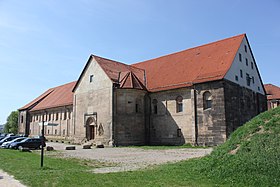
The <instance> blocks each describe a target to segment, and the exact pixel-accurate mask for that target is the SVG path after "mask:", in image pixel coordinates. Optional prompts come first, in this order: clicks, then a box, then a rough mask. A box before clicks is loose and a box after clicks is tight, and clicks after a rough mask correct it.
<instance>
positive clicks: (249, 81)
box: [246, 73, 251, 86]
mask: <svg viewBox="0 0 280 187" xmlns="http://www.w3.org/2000/svg"><path fill="white" fill-rule="evenodd" d="M246 81H247V86H250V83H251V78H250V75H249V74H248V73H246Z"/></svg>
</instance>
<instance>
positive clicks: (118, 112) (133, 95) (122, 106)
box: [114, 89, 146, 146]
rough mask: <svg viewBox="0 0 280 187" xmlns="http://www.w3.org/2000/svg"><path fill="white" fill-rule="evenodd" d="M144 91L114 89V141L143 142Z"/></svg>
mask: <svg viewBox="0 0 280 187" xmlns="http://www.w3.org/2000/svg"><path fill="white" fill-rule="evenodd" d="M145 94H146V91H144V90H137V89H115V102H114V108H115V111H114V114H115V115H114V116H115V117H114V141H115V142H114V143H115V145H116V146H119V145H144V144H145V110H144V109H145V106H144V104H145V103H144V96H145Z"/></svg>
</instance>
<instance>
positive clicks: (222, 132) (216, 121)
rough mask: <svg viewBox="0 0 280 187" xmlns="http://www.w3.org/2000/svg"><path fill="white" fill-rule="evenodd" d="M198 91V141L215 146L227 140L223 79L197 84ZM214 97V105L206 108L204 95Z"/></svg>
mask: <svg viewBox="0 0 280 187" xmlns="http://www.w3.org/2000/svg"><path fill="white" fill-rule="evenodd" d="M194 88H195V90H196V93H197V134H198V137H197V143H198V145H206V146H214V145H218V144H221V143H223V142H225V140H226V116H225V107H224V106H225V100H224V88H223V81H215V82H208V83H204V84H197V85H195V87H194ZM206 92H208V93H210V94H211V97H212V107H211V108H207V109H205V108H204V105H205V103H204V102H205V101H204V98H203V95H204V94H205V93H206Z"/></svg>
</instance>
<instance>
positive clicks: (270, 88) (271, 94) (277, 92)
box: [264, 84, 280, 100]
mask: <svg viewBox="0 0 280 187" xmlns="http://www.w3.org/2000/svg"><path fill="white" fill-rule="evenodd" d="M264 88H265V91H266V95H267V99H268V100H273V99H280V88H279V87H278V86H275V85H273V84H265V85H264Z"/></svg>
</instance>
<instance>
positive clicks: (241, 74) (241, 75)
mask: <svg viewBox="0 0 280 187" xmlns="http://www.w3.org/2000/svg"><path fill="white" fill-rule="evenodd" d="M240 77H241V78H243V72H242V69H241V70H240Z"/></svg>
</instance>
